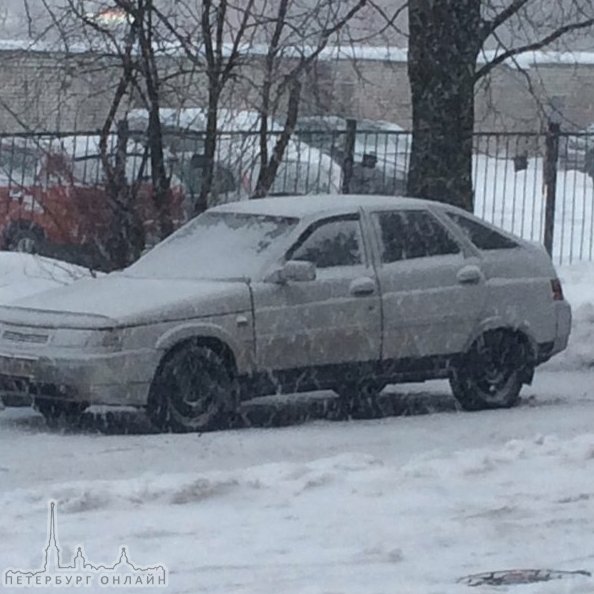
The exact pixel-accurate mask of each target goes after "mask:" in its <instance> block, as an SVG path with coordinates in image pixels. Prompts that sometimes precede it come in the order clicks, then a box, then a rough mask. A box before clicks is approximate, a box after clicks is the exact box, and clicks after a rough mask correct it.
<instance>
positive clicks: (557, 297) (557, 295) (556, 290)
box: [551, 278, 563, 301]
mask: <svg viewBox="0 0 594 594" xmlns="http://www.w3.org/2000/svg"><path fill="white" fill-rule="evenodd" d="M551 289H552V290H553V301H563V287H562V286H561V281H560V280H559V279H558V278H554V279H552V280H551Z"/></svg>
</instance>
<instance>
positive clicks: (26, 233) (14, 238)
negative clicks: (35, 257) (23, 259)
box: [5, 221, 44, 254]
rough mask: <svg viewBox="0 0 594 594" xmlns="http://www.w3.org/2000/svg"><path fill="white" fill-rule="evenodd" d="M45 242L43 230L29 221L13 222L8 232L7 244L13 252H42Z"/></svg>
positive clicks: (8, 248) (7, 247)
mask: <svg viewBox="0 0 594 594" xmlns="http://www.w3.org/2000/svg"><path fill="white" fill-rule="evenodd" d="M43 244H44V233H43V230H42V229H40V228H39V227H37V225H35V224H33V223H29V222H27V221H19V222H18V223H13V224H12V225H11V226H10V227H9V229H8V231H7V232H6V238H5V245H6V249H7V250H8V251H11V252H22V253H25V254H40V253H42V251H43Z"/></svg>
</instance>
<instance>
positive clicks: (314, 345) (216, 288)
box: [0, 195, 571, 431]
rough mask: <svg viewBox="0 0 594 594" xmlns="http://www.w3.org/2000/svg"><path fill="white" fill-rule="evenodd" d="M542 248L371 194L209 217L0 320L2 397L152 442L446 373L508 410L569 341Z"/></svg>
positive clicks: (357, 402)
mask: <svg viewBox="0 0 594 594" xmlns="http://www.w3.org/2000/svg"><path fill="white" fill-rule="evenodd" d="M570 326H571V310H570V307H569V304H568V303H567V302H566V301H565V300H564V298H563V293H562V289H561V285H560V282H559V280H558V278H557V275H556V273H555V269H554V267H553V265H552V263H551V260H550V258H549V256H548V255H547V253H546V252H545V251H544V249H543V248H542V247H540V246H537V245H533V244H531V243H527V242H525V241H523V240H521V239H519V238H517V237H514V236H512V235H509V234H508V233H505V232H503V231H501V230H498V229H496V228H494V227H492V226H491V225H488V224H486V223H484V222H483V221H481V220H479V219H477V218H475V217H473V216H472V215H470V214H468V213H467V212H464V211H461V210H458V209H456V208H453V207H451V206H448V205H445V204H441V203H434V202H428V201H423V200H415V199H407V198H394V197H377V196H343V195H340V196H308V197H303V196H299V197H286V198H272V199H271V198H269V199H263V200H252V201H247V202H241V203H235V204H228V205H224V206H219V207H217V208H213V209H210V210H208V211H207V212H205V213H204V214H202V215H201V216H199V217H198V218H196V219H194V220H192V221H190V222H189V223H188V224H187V225H185V226H184V227H182V228H181V229H180V230H179V231H177V232H176V233H175V234H173V235H172V236H171V237H170V238H168V239H167V240H165V241H164V242H162V243H161V244H159V245H158V246H157V247H155V248H154V249H153V250H151V251H150V252H148V253H147V254H146V255H145V256H144V257H142V258H141V259H140V260H139V261H138V262H136V263H135V264H133V265H132V266H130V267H129V268H127V269H126V270H124V271H122V272H118V273H113V274H110V275H108V276H105V277H101V278H96V279H85V280H80V281H77V282H75V283H74V284H72V285H70V286H68V287H64V288H60V289H55V290H51V291H47V292H44V293H41V294H37V295H33V296H30V297H28V298H25V299H23V300H22V301H20V302H19V303H18V305H15V306H14V307H2V308H0V393H5V394H10V395H11V396H12V397H13V398H14V397H15V396H17V397H20V396H22V397H23V398H33V401H34V404H35V406H36V407H37V408H38V409H39V410H40V411H41V412H42V413H43V414H44V415H45V416H46V417H47V418H48V419H55V418H56V417H60V416H65V417H70V416H76V415H77V414H80V412H81V411H82V410H84V408H85V407H87V406H88V405H90V404H106V405H127V406H135V407H145V408H146V410H147V412H148V415H149V416H150V418H151V420H152V421H153V422H154V424H155V425H157V427H159V428H160V429H162V430H173V431H190V430H200V431H202V430H208V429H215V428H221V427H224V426H225V425H226V424H228V423H229V421H230V419H232V418H233V417H234V414H235V411H236V410H237V408H238V406H239V402H240V400H241V399H242V398H250V397H253V396H256V395H260V394H264V393H275V392H281V391H284V392H288V393H293V392H298V391H304V390H312V389H334V390H335V391H336V392H337V393H338V394H339V396H341V397H342V398H343V401H344V402H345V403H347V406H348V407H351V408H352V409H353V410H357V409H361V407H364V406H365V405H366V404H365V403H367V404H369V403H370V402H373V401H374V399H375V396H376V395H377V394H378V393H379V392H380V391H381V390H382V389H383V387H384V386H385V385H386V384H387V383H396V382H405V381H422V380H427V379H433V378H449V379H450V382H451V386H452V389H453V393H454V395H455V396H456V398H457V399H458V400H459V402H460V404H461V405H462V407H464V408H465V409H468V410H477V409H484V408H495V407H509V406H511V405H513V404H514V403H515V402H516V401H517V399H518V395H519V392H520V389H521V387H522V385H523V384H525V383H529V382H530V381H531V379H532V376H533V373H534V369H535V368H536V366H537V365H538V364H540V363H542V362H543V361H546V360H547V359H549V358H550V357H551V356H552V355H554V354H555V353H558V352H559V351H561V350H563V349H564V348H565V347H566V345H567V341H568V337H569V332H570Z"/></svg>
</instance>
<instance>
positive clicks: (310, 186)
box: [0, 123, 594, 264]
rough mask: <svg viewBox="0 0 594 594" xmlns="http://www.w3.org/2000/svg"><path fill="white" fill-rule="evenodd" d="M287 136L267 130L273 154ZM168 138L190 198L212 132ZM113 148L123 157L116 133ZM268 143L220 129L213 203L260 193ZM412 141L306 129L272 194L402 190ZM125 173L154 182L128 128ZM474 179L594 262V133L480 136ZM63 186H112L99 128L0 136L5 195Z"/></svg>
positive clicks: (496, 200)
mask: <svg viewBox="0 0 594 594" xmlns="http://www.w3.org/2000/svg"><path fill="white" fill-rule="evenodd" d="M279 133H280V132H279V131H278V130H272V131H271V132H269V133H268V135H267V137H266V140H265V148H266V150H267V151H268V152H269V153H271V152H272V150H273V148H274V146H275V144H276V140H277V138H278V135H279ZM164 141H165V147H166V152H165V159H166V165H167V169H168V172H169V175H170V176H171V183H172V184H177V185H180V186H182V187H183V189H184V192H185V193H186V194H187V197H188V201H189V202H191V201H192V200H193V199H194V198H195V197H196V196H197V195H198V194H199V193H200V189H201V185H202V183H203V171H204V156H203V155H204V144H205V135H204V133H202V132H196V131H193V132H191V131H180V130H169V129H166V130H165V135H164ZM108 147H109V153H110V154H111V155H114V154H115V152H116V150H117V136H116V135H115V134H114V135H113V136H110V138H109V140H108ZM262 148H263V144H262V140H261V138H260V135H259V134H258V132H256V131H222V132H219V134H218V139H217V149H216V157H215V163H214V168H215V176H214V184H213V188H212V191H211V195H210V204H211V205H212V204H218V203H221V202H228V201H233V200H240V199H246V198H249V197H250V196H251V195H252V193H253V192H254V190H255V187H256V184H257V180H258V175H259V172H260V155H261V151H262ZM410 148H411V135H410V133H408V132H405V131H399V130H393V129H382V128H381V127H378V128H376V129H363V128H362V127H359V128H358V129H357V127H356V126H355V125H352V124H350V123H348V124H347V125H346V126H345V127H344V128H342V129H336V128H332V129H330V128H328V129H322V128H320V127H318V128H317V129H312V128H311V126H310V127H309V129H298V131H297V133H296V134H295V135H294V136H293V138H292V139H291V141H290V143H289V146H288V147H287V150H286V152H285V157H284V159H283V162H282V164H281V166H280V168H279V170H278V174H277V176H276V179H275V181H274V183H273V184H272V187H271V188H270V194H272V195H283V194H307V193H337V192H350V193H363V194H389V195H396V194H402V193H405V191H406V177H407V171H408V163H409V155H410ZM126 174H127V177H128V178H129V180H130V181H132V180H135V179H138V178H142V179H145V180H150V174H151V172H150V161H149V159H148V152H147V148H146V142H145V139H144V134H143V133H134V132H129V133H128V137H127V138H126ZM473 178H474V188H475V214H477V215H478V216H480V217H482V218H484V219H486V220H487V221H490V222H492V223H494V224H496V225H498V226H500V227H502V228H504V229H507V230H509V231H511V232H513V233H515V234H517V235H519V236H521V237H523V238H525V239H528V240H532V241H538V242H546V243H547V244H548V247H549V248H550V251H551V252H552V254H553V257H554V259H555V260H556V262H558V263H563V264H565V263H571V262H574V261H579V260H588V261H592V260H594V233H593V231H594V207H593V204H594V185H593V178H594V132H593V133H591V134H590V133H576V134H569V133H561V132H560V131H559V130H558V128H556V127H555V126H552V127H551V129H550V130H549V132H548V133H546V134H537V133H533V134H532V133H495V132H493V133H482V132H481V133H477V134H475V136H474V158H473ZM56 184H58V185H59V184H81V185H92V186H95V187H97V186H102V185H104V174H103V168H102V165H101V159H100V150H99V135H98V134H97V133H96V132H90V133H72V134H66V133H61V134H52V133H40V134H11V135H2V134H0V192H1V190H2V187H4V188H8V190H9V191H8V194H9V195H10V193H11V191H13V190H18V189H19V188H23V187H27V186H30V185H37V186H43V187H49V186H52V185H56ZM2 216H4V215H3V214H2V212H0V230H1V229H2V225H3V221H2V219H1V217H2Z"/></svg>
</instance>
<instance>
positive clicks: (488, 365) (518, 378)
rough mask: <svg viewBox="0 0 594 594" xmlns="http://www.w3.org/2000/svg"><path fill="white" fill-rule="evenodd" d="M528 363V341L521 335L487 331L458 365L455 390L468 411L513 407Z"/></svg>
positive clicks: (455, 374) (455, 372)
mask: <svg viewBox="0 0 594 594" xmlns="http://www.w3.org/2000/svg"><path fill="white" fill-rule="evenodd" d="M527 366H528V357H527V350H526V342H525V340H524V339H523V338H522V337H521V336H520V335H518V334H515V333H513V332H509V331H507V330H493V331H490V332H486V333H485V334H483V335H482V336H481V337H479V338H478V340H477V341H476V342H475V343H474V344H473V345H472V347H471V349H470V351H469V352H468V353H467V354H466V355H465V356H464V357H463V358H462V360H461V361H460V362H459V363H458V364H457V365H456V367H455V369H454V372H453V374H452V376H451V378H450V385H451V387H452V392H453V394H454V396H455V397H456V399H457V400H458V402H459V403H460V405H461V406H462V408H463V409H465V410H483V409H491V408H509V407H511V406H513V405H514V404H516V403H517V401H518V399H519V395H520V390H521V389H522V384H523V378H525V377H526V370H527V369H526V368H527Z"/></svg>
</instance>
